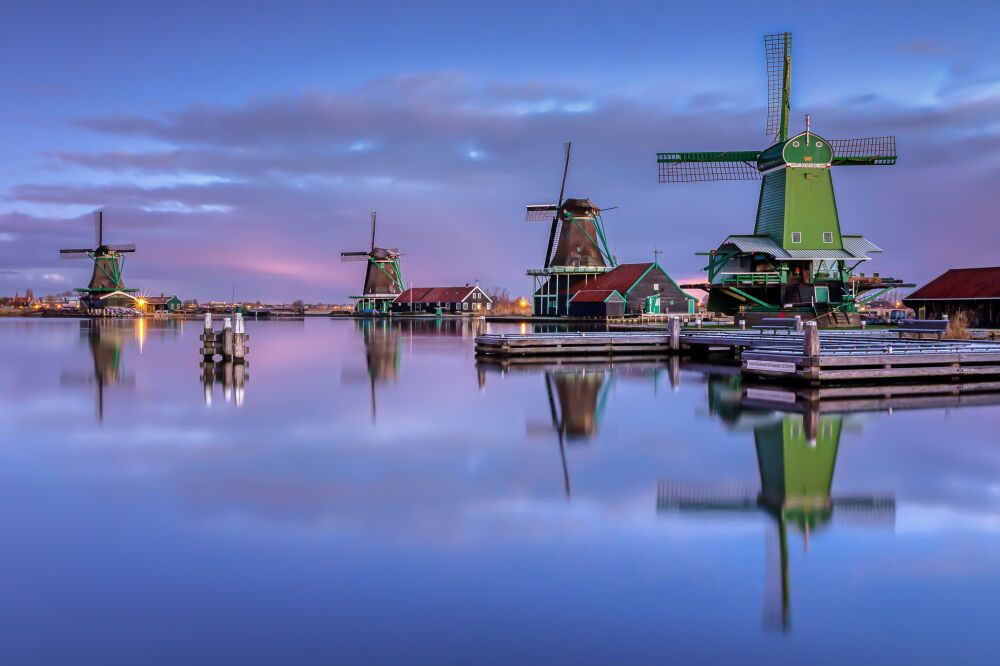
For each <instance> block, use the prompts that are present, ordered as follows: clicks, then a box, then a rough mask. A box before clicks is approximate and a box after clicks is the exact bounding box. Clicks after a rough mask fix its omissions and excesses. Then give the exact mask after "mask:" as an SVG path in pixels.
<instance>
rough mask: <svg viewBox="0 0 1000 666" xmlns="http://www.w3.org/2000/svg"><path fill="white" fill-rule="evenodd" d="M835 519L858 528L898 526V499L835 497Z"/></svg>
mask: <svg viewBox="0 0 1000 666" xmlns="http://www.w3.org/2000/svg"><path fill="white" fill-rule="evenodd" d="M831 504H832V505H833V519H834V520H835V521H836V522H837V523H838V524H844V525H852V526H857V527H875V528H883V529H885V528H890V529H891V528H893V527H895V526H896V499H895V498H893V497H835V498H833V499H832V500H831Z"/></svg>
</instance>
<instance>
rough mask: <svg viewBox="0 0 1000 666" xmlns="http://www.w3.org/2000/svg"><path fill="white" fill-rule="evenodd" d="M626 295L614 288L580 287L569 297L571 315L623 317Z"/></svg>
mask: <svg viewBox="0 0 1000 666" xmlns="http://www.w3.org/2000/svg"><path fill="white" fill-rule="evenodd" d="M624 314H625V297H624V296H622V295H621V294H619V293H618V292H617V291H616V290H614V289H580V290H579V291H577V292H575V293H574V294H573V295H571V296H570V297H569V316H570V317H621V316H622V315H624Z"/></svg>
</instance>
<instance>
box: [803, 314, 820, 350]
mask: <svg viewBox="0 0 1000 666" xmlns="http://www.w3.org/2000/svg"><path fill="white" fill-rule="evenodd" d="M802 355H803V356H805V357H807V358H815V357H817V356H819V328H817V327H816V322H814V321H807V322H806V335H805V337H804V338H803V339H802Z"/></svg>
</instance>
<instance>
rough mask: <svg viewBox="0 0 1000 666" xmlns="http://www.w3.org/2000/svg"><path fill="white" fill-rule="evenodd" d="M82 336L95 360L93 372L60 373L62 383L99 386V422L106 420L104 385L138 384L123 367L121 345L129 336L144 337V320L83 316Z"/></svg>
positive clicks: (97, 392)
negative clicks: (88, 317) (84, 317)
mask: <svg viewBox="0 0 1000 666" xmlns="http://www.w3.org/2000/svg"><path fill="white" fill-rule="evenodd" d="M80 337H81V338H82V339H84V340H85V341H86V345H87V347H89V349H90V353H91V357H92V359H93V363H94V370H93V372H92V373H89V374H84V373H75V372H72V371H64V372H63V373H62V374H61V375H60V383H61V384H62V385H63V386H84V385H94V386H96V389H97V390H96V401H97V405H96V407H95V413H96V416H97V420H98V422H101V423H103V422H104V389H105V387H108V386H113V385H121V386H127V387H129V388H133V389H134V388H135V376H133V375H127V374H125V373H124V372H123V371H122V349H123V348H124V346H125V343H126V341H127V340H129V339H134V340H137V341H139V344H140V345H141V344H142V342H143V341H144V339H145V323H144V322H143V321H142V320H141V319H135V320H114V319H83V320H81V321H80Z"/></svg>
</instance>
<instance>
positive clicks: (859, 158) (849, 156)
mask: <svg viewBox="0 0 1000 666" xmlns="http://www.w3.org/2000/svg"><path fill="white" fill-rule="evenodd" d="M829 143H830V148H832V149H833V162H832V163H833V164H834V165H837V166H847V165H876V166H891V165H893V164H895V163H896V137H894V136H872V137H867V138H863V139H829Z"/></svg>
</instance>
